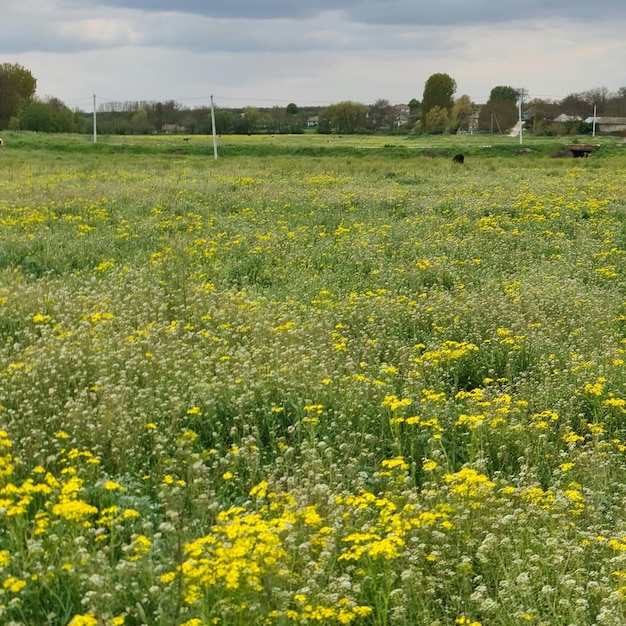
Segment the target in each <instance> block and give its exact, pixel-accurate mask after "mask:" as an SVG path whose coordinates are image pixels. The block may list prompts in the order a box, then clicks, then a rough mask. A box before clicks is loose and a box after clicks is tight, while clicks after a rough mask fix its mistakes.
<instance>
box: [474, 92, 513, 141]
mask: <svg viewBox="0 0 626 626" xmlns="http://www.w3.org/2000/svg"><path fill="white" fill-rule="evenodd" d="M517 113H518V112H517V106H515V103H513V102H505V101H504V100H489V102H487V104H485V105H484V106H482V107H481V109H480V114H479V116H478V129H479V130H486V131H493V132H502V133H503V132H506V131H507V130H509V129H511V128H513V126H515V124H516V122H517V117H518V115H517Z"/></svg>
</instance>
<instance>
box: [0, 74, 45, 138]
mask: <svg viewBox="0 0 626 626" xmlns="http://www.w3.org/2000/svg"><path fill="white" fill-rule="evenodd" d="M36 88H37V80H36V79H35V78H34V77H33V75H32V74H31V73H30V71H29V70H27V69H26V68H24V67H22V66H21V65H18V64H16V63H13V64H12V63H2V64H0V129H4V128H7V126H8V125H9V120H10V119H11V118H12V117H15V116H17V115H19V114H20V113H21V111H22V109H23V108H24V106H25V105H26V104H27V103H28V102H30V100H31V99H32V98H33V96H34V95H35V89H36Z"/></svg>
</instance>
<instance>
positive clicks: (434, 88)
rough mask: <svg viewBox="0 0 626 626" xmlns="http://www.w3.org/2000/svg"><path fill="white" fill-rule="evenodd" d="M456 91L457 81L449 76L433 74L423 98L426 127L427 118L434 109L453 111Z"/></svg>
mask: <svg viewBox="0 0 626 626" xmlns="http://www.w3.org/2000/svg"><path fill="white" fill-rule="evenodd" d="M455 91H456V81H455V80H454V79H453V78H452V77H451V76H449V75H448V74H433V75H432V76H430V77H429V78H428V80H427V81H426V84H425V85H424V96H423V98H422V118H423V122H424V127H426V126H427V124H426V116H427V115H428V113H429V111H430V110H431V109H432V108H433V107H439V109H445V110H446V111H450V110H451V109H452V104H453V102H452V96H453V95H454V92H455Z"/></svg>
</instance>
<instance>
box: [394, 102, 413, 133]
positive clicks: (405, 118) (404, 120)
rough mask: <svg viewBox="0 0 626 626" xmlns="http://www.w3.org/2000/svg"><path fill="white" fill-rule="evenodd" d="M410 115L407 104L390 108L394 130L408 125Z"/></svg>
mask: <svg viewBox="0 0 626 626" xmlns="http://www.w3.org/2000/svg"><path fill="white" fill-rule="evenodd" d="M410 115H411V108H410V107H409V105H408V104H396V105H395V106H394V107H392V116H393V125H394V126H395V127H396V128H399V127H400V126H404V125H405V124H408V122H409V118H410Z"/></svg>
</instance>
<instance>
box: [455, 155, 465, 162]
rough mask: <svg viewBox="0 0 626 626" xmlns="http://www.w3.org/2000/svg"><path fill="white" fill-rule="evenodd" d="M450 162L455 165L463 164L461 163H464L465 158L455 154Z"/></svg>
mask: <svg viewBox="0 0 626 626" xmlns="http://www.w3.org/2000/svg"><path fill="white" fill-rule="evenodd" d="M452 160H453V161H454V162H455V163H463V162H464V161H465V157H464V156H463V155H462V154H455V155H454V156H453V157H452Z"/></svg>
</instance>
